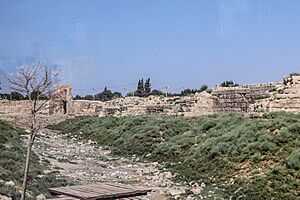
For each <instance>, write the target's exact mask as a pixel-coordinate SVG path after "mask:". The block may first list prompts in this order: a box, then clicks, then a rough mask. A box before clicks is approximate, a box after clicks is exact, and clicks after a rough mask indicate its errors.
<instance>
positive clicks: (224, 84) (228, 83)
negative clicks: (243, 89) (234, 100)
mask: <svg viewBox="0 0 300 200" xmlns="http://www.w3.org/2000/svg"><path fill="white" fill-rule="evenodd" d="M220 86H221V87H236V86H239V84H238V83H235V82H233V81H224V82H223V83H221V84H220Z"/></svg>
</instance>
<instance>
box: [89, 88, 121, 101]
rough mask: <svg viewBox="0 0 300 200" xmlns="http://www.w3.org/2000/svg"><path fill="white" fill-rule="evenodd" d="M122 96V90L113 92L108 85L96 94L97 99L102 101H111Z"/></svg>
mask: <svg viewBox="0 0 300 200" xmlns="http://www.w3.org/2000/svg"><path fill="white" fill-rule="evenodd" d="M121 97H122V94H121V93H120V92H114V93H113V92H112V91H111V90H108V89H107V87H105V88H104V90H103V91H102V92H101V93H99V94H96V96H95V99H96V100H100V101H109V100H112V99H116V98H121Z"/></svg>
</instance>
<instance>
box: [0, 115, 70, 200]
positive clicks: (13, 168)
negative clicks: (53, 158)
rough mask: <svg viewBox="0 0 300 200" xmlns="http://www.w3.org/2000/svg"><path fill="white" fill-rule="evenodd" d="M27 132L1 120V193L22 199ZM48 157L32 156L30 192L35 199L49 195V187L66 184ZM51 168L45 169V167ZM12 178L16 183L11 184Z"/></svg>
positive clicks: (29, 179)
mask: <svg viewBox="0 0 300 200" xmlns="http://www.w3.org/2000/svg"><path fill="white" fill-rule="evenodd" d="M22 134H24V132H23V131H22V130H20V129H17V128H14V127H12V126H11V125H10V124H8V123H6V122H4V121H1V120H0V194H1V195H5V196H7V197H11V198H12V199H19V198H20V192H19V190H20V189H21V185H22V179H23V174H24V173H23V170H24V163H25V155H26V148H25V144H24V143H23V141H22V139H21V137H22ZM47 165H49V163H48V162H47V161H46V160H40V159H39V158H38V156H37V155H35V154H34V153H33V154H32V157H31V166H30V173H29V178H28V181H29V182H28V194H29V195H30V196H31V198H28V199H33V198H34V197H35V196H37V195H39V194H44V195H46V196H49V193H48V191H47V188H48V187H54V186H61V185H66V184H67V181H66V180H65V179H63V178H60V177H59V176H58V174H57V172H50V171H49V170H48V169H49V168H48V167H47ZM47 170H48V171H49V172H48V173H45V171H47ZM8 182H10V183H12V182H13V184H7V183H8Z"/></svg>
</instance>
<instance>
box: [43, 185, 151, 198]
mask: <svg viewBox="0 0 300 200" xmlns="http://www.w3.org/2000/svg"><path fill="white" fill-rule="evenodd" d="M150 191H151V190H150V189H145V188H141V187H133V186H128V185H123V184H118V183H97V184H89V185H78V186H69V187H60V188H50V189H49V192H50V193H52V194H56V195H66V196H68V197H74V198H76V199H86V200H96V199H97V200H98V199H99V200H101V199H120V200H137V199H141V198H140V197H139V196H141V195H146V194H147V193H148V192H150Z"/></svg>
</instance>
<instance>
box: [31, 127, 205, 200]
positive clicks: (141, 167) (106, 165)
mask: <svg viewBox="0 0 300 200" xmlns="http://www.w3.org/2000/svg"><path fill="white" fill-rule="evenodd" d="M34 151H35V152H36V153H37V154H38V155H39V156H40V157H42V158H44V159H47V160H49V161H50V164H51V167H52V168H53V169H54V170H59V171H60V173H61V175H62V176H65V177H67V178H69V179H71V180H75V181H78V182H79V183H94V182H119V183H125V184H131V185H139V186H144V187H147V188H152V189H153V190H154V192H153V193H151V194H149V195H148V197H146V198H145V199H157V200H158V199H194V198H193V197H192V195H190V196H188V197H186V196H185V197H183V196H184V193H185V192H186V191H192V192H193V193H195V194H198V193H200V192H201V191H202V187H201V186H198V185H194V186H182V185H179V184H178V183H174V182H173V181H172V180H171V179H172V174H171V173H170V172H168V171H167V170H166V169H164V168H163V167H162V166H161V165H160V164H158V163H157V162H142V161H141V160H140V159H139V158H137V157H134V156H133V157H129V158H124V157H119V156H114V155H112V154H111V153H110V151H109V150H107V149H105V148H99V147H96V145H95V143H94V142H93V141H88V142H87V143H83V142H81V141H78V140H76V138H68V137H66V136H63V135H61V134H59V133H57V132H55V131H52V130H49V129H43V130H42V131H41V132H40V134H39V135H38V137H37V139H36V142H35V146H34Z"/></svg>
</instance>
